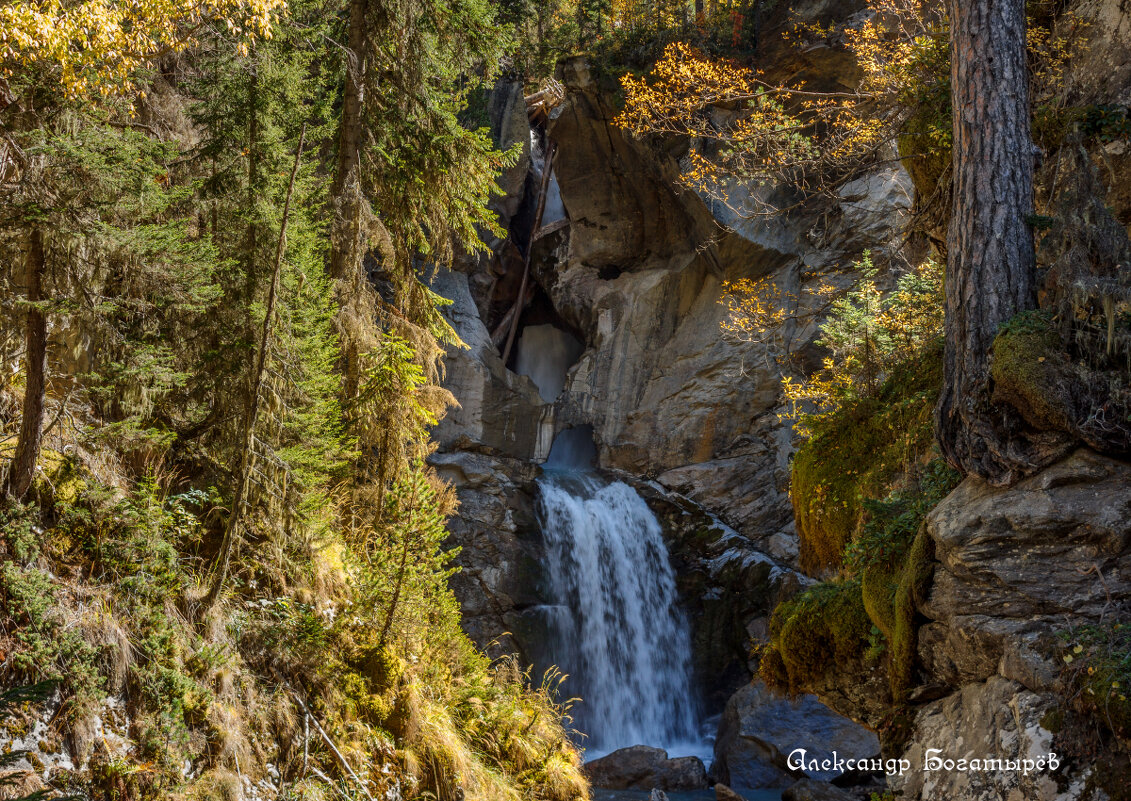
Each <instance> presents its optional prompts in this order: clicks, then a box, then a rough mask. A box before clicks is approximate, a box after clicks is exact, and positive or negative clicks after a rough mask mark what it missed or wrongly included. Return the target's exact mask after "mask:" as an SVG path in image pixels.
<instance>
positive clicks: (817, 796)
mask: <svg viewBox="0 0 1131 801" xmlns="http://www.w3.org/2000/svg"><path fill="white" fill-rule="evenodd" d="M781 798H782V801H856V796H854V795H852V794H851V793H849V792H846V791H845V790H842V789H840V788H839V787H835V786H834V785H831V784H829V783H828V782H822V781H818V780H816V779H802V780H801V781H799V782H795V783H793V784H791V785H790V786H789V787H787V788H786V789H785V790H784V791H782V794H781Z"/></svg>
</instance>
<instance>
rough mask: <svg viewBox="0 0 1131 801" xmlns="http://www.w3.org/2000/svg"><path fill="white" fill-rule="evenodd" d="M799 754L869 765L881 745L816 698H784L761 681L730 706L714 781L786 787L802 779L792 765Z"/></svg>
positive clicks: (713, 768) (738, 695)
mask: <svg viewBox="0 0 1131 801" xmlns="http://www.w3.org/2000/svg"><path fill="white" fill-rule="evenodd" d="M797 748H804V749H806V750H807V751H808V754H809V756H814V757H825V756H828V755H829V754H831V752H833V751H836V752H837V753H838V754H839V755H840V756H841V757H843V758H845V759H848V758H852V759H864V758H871V757H875V756H878V755H879V753H880V741H879V738H878V737H876V735H875V733H874V732H871V731H869V730H868V729H865V728H864V727H863V726H860V725H858V724H856V723H853V722H852V721H851V720H849V719H848V718H846V717H842V716H840V715H838V714H837V713H836V712H833V711H832V710H831V709H829V708H828V707H826V706H825V705H824V704H822V703H821V702H820V701H818V700H817V698H816V696H812V695H803V696H801V697H800V698H795V699H789V698H779V697H776V696H774V695H773V694H772V693H771V692H770V690H769V689H768V688H767V687H766V685H764V684H763V683H762V682H760V681H759V682H755V683H753V684H749V685H747V686H746V687H743V688H742V689H740V690H739V691H738V692H736V693H735V694H734V695H733V696H731V699H730V700H729V701H728V702H727V705H726V710H725V711H724V712H723V717H722V720H721V721H720V722H719V734H718V737H717V738H716V740H715V761H714V764H713V765H712V766H711V776H712V778H714V779H715V780H716V781H721V782H726V783H727V784H729V785H731V786H732V787H746V788H759V787H783V786H785V785H788V784H790V783H791V782H792V781H794V779H795V778H796V776H795V775H794V772H793V771H791V770H790V769H789V767H788V765H787V761H788V758H789V754H790V752H792V751H793V750H794V749H797ZM837 775H839V774H836V773H829V774H822V773H813V774H812V775H811V776H810V778H814V779H823V780H828V779H833V778H836V776H837Z"/></svg>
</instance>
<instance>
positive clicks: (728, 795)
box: [715, 782, 745, 801]
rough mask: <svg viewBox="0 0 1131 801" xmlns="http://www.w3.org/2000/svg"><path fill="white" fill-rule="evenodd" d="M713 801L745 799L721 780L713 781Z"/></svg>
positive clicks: (743, 800)
mask: <svg viewBox="0 0 1131 801" xmlns="http://www.w3.org/2000/svg"><path fill="white" fill-rule="evenodd" d="M715 801H745V799H744V798H743V797H742V796H740V795H739V794H738V793H736V792H735V791H734V790H732V789H730V788H729V787H727V786H726V785H725V784H723V783H722V782H715Z"/></svg>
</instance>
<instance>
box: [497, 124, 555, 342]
mask: <svg viewBox="0 0 1131 801" xmlns="http://www.w3.org/2000/svg"><path fill="white" fill-rule="evenodd" d="M555 153H557V148H556V147H554V143H553V141H550V142H549V143H548V144H547V145H546V158H545V159H544V160H543V166H542V182H541V183H540V184H539V186H538V205H537V206H536V207H535V212H534V225H533V227H532V228H531V229H530V242H529V243H528V244H527V246H526V257H525V258H524V259H523V264H522V283H521V284H519V287H518V299H517V300H515V302H514V306H512V307H511V309H510V311H509V312H508V313H507V314H508V316H509V318H510V330H509V331H508V333H507V344H506V345H505V346H504V347H503V364H506V363H507V359H508V358H510V354H511V347H512V346H513V345H514V335H515V332H517V331H518V320H519V318H520V317H522V311H523V309H525V308H526V304H527V303H529V302H530V300H529V299H528V298H527V297H526V294H527V293H526V284H527V282H528V281H529V279H530V255H531V253H532V252H533V250H534V239H535V237H536V236H537V234H538V229H539V228H541V227H542V215H543V214H545V213H546V192H547V191H549V188H550V172H551V171H552V170H553V169H554V154H555Z"/></svg>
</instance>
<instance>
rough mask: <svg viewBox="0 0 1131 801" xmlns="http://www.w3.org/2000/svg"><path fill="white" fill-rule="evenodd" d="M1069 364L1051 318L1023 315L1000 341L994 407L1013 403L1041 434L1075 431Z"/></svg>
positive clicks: (994, 372) (994, 367)
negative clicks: (1067, 373) (1067, 375)
mask: <svg viewBox="0 0 1131 801" xmlns="http://www.w3.org/2000/svg"><path fill="white" fill-rule="evenodd" d="M1066 359H1067V356H1066V354H1065V353H1064V347H1063V345H1062V343H1061V340H1060V335H1059V334H1058V333H1057V331H1056V329H1055V328H1054V327H1053V324H1052V318H1051V317H1050V316H1049V314H1048V312H1044V311H1027V312H1022V313H1021V314H1019V315H1017V316H1016V317H1014V318H1013V319H1012V320H1010V321H1009V322H1008V323H1007V324H1006V325H1004V326H1002V328H1001V331H999V332H998V335H997V337H996V338H995V339H994V346H993V361H992V363H991V366H990V376H991V378H993V382H994V389H993V393H994V394H993V398H994V401H995V402H1005V403H1009V404H1010V405H1012V406H1013V407H1015V408H1016V409H1018V410H1019V411H1020V412H1021V413H1022V414H1024V415H1025V419H1026V420H1027V421H1028V422H1029V423H1030V424H1032V425H1034V426H1036V427H1037V428H1040V429H1044V430H1049V429H1056V430H1063V431H1068V430H1071V429H1072V422H1071V412H1070V410H1069V409H1068V406H1067V404H1066V402H1065V397H1066V385H1065V367H1066V364H1065V362H1066Z"/></svg>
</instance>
